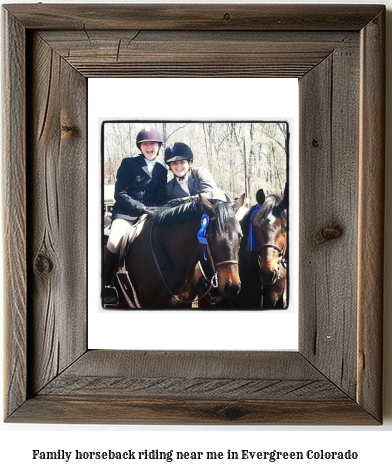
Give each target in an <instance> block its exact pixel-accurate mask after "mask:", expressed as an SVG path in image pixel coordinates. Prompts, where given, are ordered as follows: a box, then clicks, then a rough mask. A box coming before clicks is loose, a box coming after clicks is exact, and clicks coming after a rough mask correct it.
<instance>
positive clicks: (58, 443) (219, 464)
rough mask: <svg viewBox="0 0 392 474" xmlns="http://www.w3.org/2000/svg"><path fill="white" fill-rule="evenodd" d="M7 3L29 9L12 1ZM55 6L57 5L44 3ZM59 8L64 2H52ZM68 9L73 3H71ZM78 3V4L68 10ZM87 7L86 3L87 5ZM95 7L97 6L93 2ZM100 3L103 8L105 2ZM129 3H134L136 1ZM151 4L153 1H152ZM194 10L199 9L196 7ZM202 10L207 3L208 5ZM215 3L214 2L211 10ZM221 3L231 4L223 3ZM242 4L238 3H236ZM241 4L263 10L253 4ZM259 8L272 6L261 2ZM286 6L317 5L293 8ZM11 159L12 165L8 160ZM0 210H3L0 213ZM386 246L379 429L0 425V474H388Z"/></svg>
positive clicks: (391, 296) (390, 276) (391, 330)
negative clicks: (143, 456) (261, 455)
mask: <svg viewBox="0 0 392 474" xmlns="http://www.w3.org/2000/svg"><path fill="white" fill-rule="evenodd" d="M12 3H28V2H20V1H19V2H18V1H17V0H13V2H12ZM47 3H56V2H53V1H52V2H47ZM58 3H63V2H58ZM69 3H71V2H69ZM74 3H77V2H74ZM85 3H88V2H87V1H85ZM96 3H98V2H96ZM103 3H108V0H105V2H103ZM134 3H137V2H136V1H135V2H134ZM155 3H156V1H155ZM198 3H204V2H202V1H199V2H198ZM206 3H207V2H206ZM216 3H219V2H216ZM225 3H230V1H229V0H226V2H225ZM235 3H240V2H235ZM247 3H260V4H261V3H263V2H262V1H257V2H255V1H253V2H252V1H251V0H249V1H248V2H247ZM265 3H271V2H270V0H267V1H266V2H265ZM284 3H321V2H315V1H313V2H306V1H305V0H303V1H302V2H293V1H290V0H285V2H284ZM324 3H339V4H343V3H354V4H355V3H361V2H360V1H359V0H358V1H351V2H350V1H347V0H346V1H341V0H340V1H339V0H334V1H332V2H324ZM366 3H373V4H378V3H381V2H379V1H371V0H367V1H366ZM382 3H384V4H386V5H387V8H388V17H387V21H388V23H387V54H388V57H387V143H386V145H387V150H386V151H387V152H386V156H387V162H386V211H385V212H386V235H388V234H389V233H390V232H391V230H392V229H391V222H392V219H391V218H392V215H391V212H392V210H391V202H392V201H391V197H392V196H391V193H392V169H391V152H392V134H391V132H390V131H391V111H392V98H391V93H390V91H391V87H392V83H391V72H392V63H391V58H390V52H391V51H390V45H391V44H392V37H391V26H392V19H391V10H392V0H386V1H384V2H382ZM11 158H12V157H10V159H11ZM0 209H1V206H0ZM391 250H392V246H391V244H390V242H388V240H387V243H386V253H385V281H384V285H385V324H384V327H385V331H384V334H385V337H384V339H385V344H384V354H385V355H384V385H385V388H384V425H383V426H382V427H338V426H331V427H317V426H315V427H301V426H294V427H290V426H274V427H268V426H266V427H265V426H255V427H249V426H245V427H226V426H221V427H203V426H200V427H199V426H196V427H193V426H179V427H172V426H162V427H156V426H98V425H94V426H90V425H39V424H34V425H29V424H21V425H20V424H18V425H16V424H15V425H14V424H9V423H7V424H4V423H2V424H1V425H0V469H1V470H2V472H10V471H11V470H12V471H17V472H19V470H20V472H23V471H25V472H38V473H51V474H52V472H53V470H55V471H56V472H58V473H63V472H64V473H65V472H66V473H69V472H76V473H79V472H80V473H82V472H90V471H93V470H94V472H96V473H101V472H102V473H105V474H106V473H107V472H108V470H115V471H116V472H117V473H120V474H122V473H130V472H133V471H134V472H138V473H141V472H151V471H152V470H153V469H154V470H159V472H171V473H172V472H178V473H183V472H184V471H186V472H189V473H196V472H197V473H199V472H200V471H204V472H220V471H223V470H224V471H225V472H230V473H231V472H233V473H234V472H238V471H243V472H246V473H260V472H278V473H283V472H284V473H285V472H287V470H293V469H294V470H295V472H302V473H308V472H309V473H313V472H314V471H315V470H317V471H318V472H319V473H330V472H332V471H334V472H337V473H340V472H350V471H352V470H354V469H356V470H358V468H361V470H363V471H365V470H368V471H370V470H371V471H372V472H373V471H378V472H386V473H387V472H390V466H391V459H390V451H391V449H390V447H391V443H392V436H391V430H392V321H391V316H392V309H391V308H392V292H391V291H390V289H391V283H392V271H391V268H392V266H391V263H392V262H391ZM32 449H39V450H41V451H57V450H58V449H64V450H68V451H74V450H75V449H79V450H81V451H88V450H92V451H98V450H108V449H112V450H115V451H119V450H126V449H132V450H144V449H148V450H151V449H159V450H161V451H163V450H166V449H174V450H178V451H180V450H183V451H185V450H187V451H196V450H197V451H208V450H209V451H212V450H214V451H223V452H226V450H227V449H231V450H233V451H240V450H241V449H249V450H254V451H271V450H273V449H276V450H280V451H283V450H286V451H291V450H293V451H305V452H306V451H307V450H308V449H313V450H320V449H324V450H334V451H337V450H342V451H346V450H348V449H351V450H354V451H357V452H358V453H359V461H357V462H356V461H278V462H275V463H268V461H193V462H191V461H186V462H185V461H182V462H173V463H165V461H150V462H143V463H142V462H139V463H137V464H132V463H131V462H126V461H110V462H109V461H95V462H92V461H77V462H76V461H74V462H69V463H66V462H65V461H37V460H35V461H33V460H32Z"/></svg>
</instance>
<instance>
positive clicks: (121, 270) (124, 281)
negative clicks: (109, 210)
mask: <svg viewBox="0 0 392 474" xmlns="http://www.w3.org/2000/svg"><path fill="white" fill-rule="evenodd" d="M146 218H147V214H143V215H142V216H141V217H140V218H139V219H138V220H137V222H136V223H135V224H134V225H133V226H132V227H131V228H130V229H129V231H128V232H127V233H126V234H125V235H124V236H123V238H122V239H121V246H120V251H119V256H118V262H119V263H118V269H117V272H116V277H117V281H118V283H119V285H120V288H121V290H122V292H123V294H124V297H125V299H126V301H127V303H128V305H129V307H130V308H133V309H134V308H141V305H140V303H139V300H138V298H137V294H136V291H135V288H134V286H133V284H132V282H131V280H130V278H129V274H128V271H127V270H126V268H125V260H126V256H127V253H128V251H129V248H130V246H131V245H132V244H133V242H134V241H135V239H136V238H137V237H138V235H139V234H140V232H141V231H142V229H143V226H144V223H145V221H146Z"/></svg>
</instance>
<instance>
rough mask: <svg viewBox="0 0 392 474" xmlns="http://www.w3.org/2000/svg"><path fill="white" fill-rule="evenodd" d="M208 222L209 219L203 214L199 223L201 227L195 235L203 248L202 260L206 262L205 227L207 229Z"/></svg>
mask: <svg viewBox="0 0 392 474" xmlns="http://www.w3.org/2000/svg"><path fill="white" fill-rule="evenodd" d="M209 222H210V218H209V216H208V214H203V215H202V216H201V223H200V226H201V227H200V230H199V231H198V233H197V238H198V240H199V242H200V243H201V244H202V246H203V254H204V260H207V237H206V233H207V227H208V224H209Z"/></svg>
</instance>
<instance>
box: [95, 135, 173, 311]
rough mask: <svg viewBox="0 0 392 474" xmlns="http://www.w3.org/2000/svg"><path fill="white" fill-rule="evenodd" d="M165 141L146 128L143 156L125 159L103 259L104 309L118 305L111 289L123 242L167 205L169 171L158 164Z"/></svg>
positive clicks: (139, 143) (141, 143)
mask: <svg viewBox="0 0 392 474" xmlns="http://www.w3.org/2000/svg"><path fill="white" fill-rule="evenodd" d="M162 143H163V138H162V135H161V134H160V132H159V131H158V130H156V129H155V128H152V127H145V128H143V129H142V130H140V132H139V133H138V134H137V137H136V146H137V147H138V148H139V150H140V152H141V153H140V154H139V155H138V156H136V157H132V158H124V159H123V160H122V162H121V165H120V167H119V169H118V171H117V178H116V184H115V190H114V199H115V201H116V202H115V204H114V207H113V211H112V225H111V229H110V235H109V239H108V242H107V245H106V247H105V248H104V256H103V272H102V283H103V296H102V299H103V306H104V307H105V306H106V305H117V304H118V302H119V299H118V294H117V290H116V288H115V287H114V286H112V283H111V282H112V277H113V274H114V271H115V268H116V265H117V264H118V262H117V256H118V253H119V250H120V245H121V239H122V237H123V236H124V235H126V234H127V233H128V232H129V230H130V229H131V227H132V225H133V224H135V222H136V221H137V219H138V218H139V217H140V216H141V215H142V214H150V213H151V211H152V209H151V208H154V207H156V206H162V205H163V204H164V203H165V202H166V195H165V185H166V182H167V169H166V168H165V166H163V165H162V164H160V163H158V162H157V161H156V158H157V156H158V153H159V150H160V148H161V146H162Z"/></svg>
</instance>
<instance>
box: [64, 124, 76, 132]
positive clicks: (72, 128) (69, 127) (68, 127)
mask: <svg viewBox="0 0 392 474" xmlns="http://www.w3.org/2000/svg"><path fill="white" fill-rule="evenodd" d="M61 131H62V132H66V133H72V134H73V133H76V132H77V131H78V130H77V128H76V127H75V126H74V125H61Z"/></svg>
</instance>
